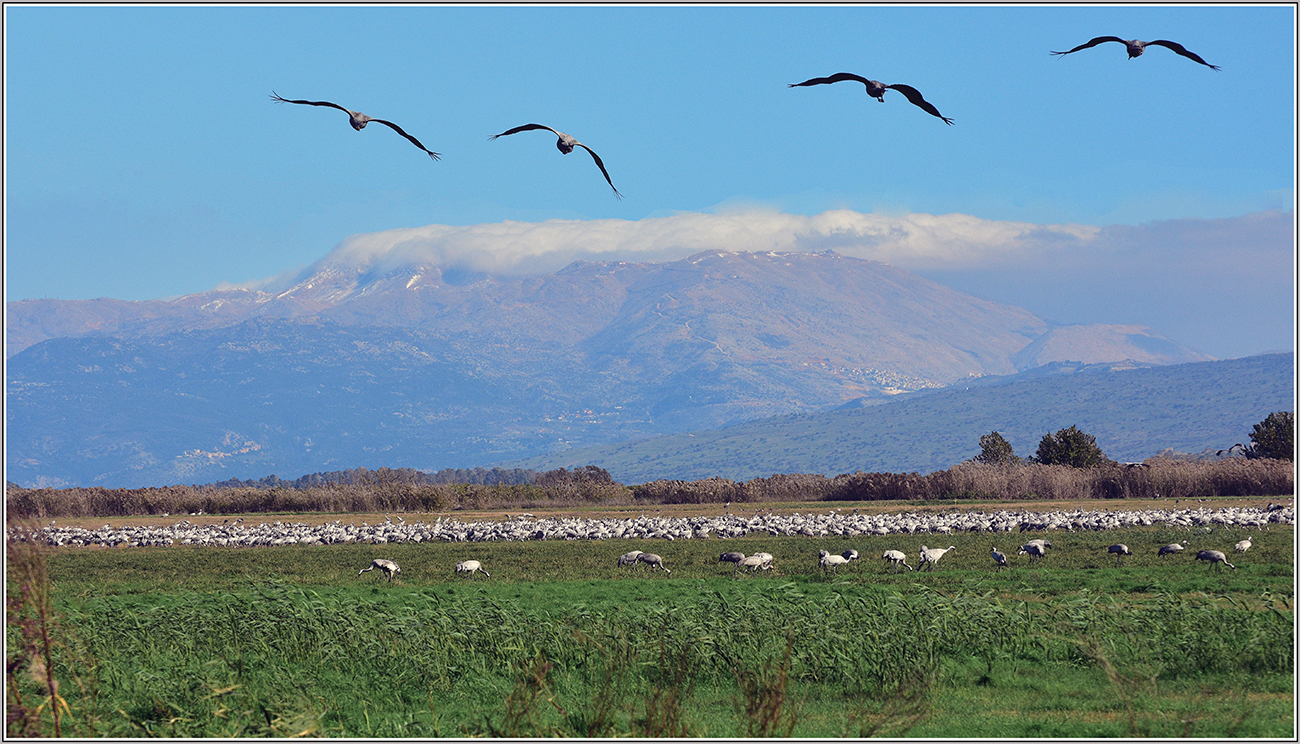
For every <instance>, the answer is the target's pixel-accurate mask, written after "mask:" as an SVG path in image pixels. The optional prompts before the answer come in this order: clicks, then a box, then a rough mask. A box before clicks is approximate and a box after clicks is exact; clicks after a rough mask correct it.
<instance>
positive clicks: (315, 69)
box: [5, 5, 1296, 357]
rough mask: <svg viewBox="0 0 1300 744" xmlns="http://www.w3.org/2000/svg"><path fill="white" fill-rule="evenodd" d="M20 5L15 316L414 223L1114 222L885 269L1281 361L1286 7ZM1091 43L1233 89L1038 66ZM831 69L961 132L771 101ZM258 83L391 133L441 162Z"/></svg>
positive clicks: (246, 272) (1054, 313) (278, 266)
mask: <svg viewBox="0 0 1300 744" xmlns="http://www.w3.org/2000/svg"><path fill="white" fill-rule="evenodd" d="M5 14H6V17H5V21H6V23H5V33H6V39H5V56H6V59H5V62H6V65H5V75H6V85H5V96H6V101H5V103H6V105H5V135H6V137H5V156H6V157H5V177H6V189H5V198H6V211H5V214H6V218H5V229H6V240H5V248H6V250H5V260H6V272H5V283H6V299H8V300H17V299H26V298H38V297H57V298H61V299H83V298H92V297H115V298H120V299H149V298H159V297H167V296H175V295H181V294H186V293H191V292H198V291H204V290H209V289H212V288H214V287H217V286H219V285H225V284H239V283H245V282H253V281H256V280H260V279H264V278H267V277H272V276H277V275H282V274H285V272H291V271H293V270H295V269H298V268H301V267H304V266H307V265H310V264H311V263H312V262H314V261H317V260H318V259H320V258H321V257H322V256H324V255H326V254H327V253H329V252H330V251H331V249H334V248H335V247H336V246H338V245H340V244H341V243H342V242H343V241H345V240H346V239H347V238H348V237H349V236H354V235H358V234H365V233H380V232H383V231H391V230H395V229H400V228H418V227H423V226H428V225H446V226H476V225H495V224H498V223H502V222H504V221H520V222H526V223H541V222H544V221H548V220H568V221H573V222H572V223H566V224H571V225H572V226H573V230H574V231H577V232H580V231H581V230H582V229H583V226H584V225H587V224H592V225H600V224H606V223H604V222H602V221H607V220H628V221H643V220H647V219H659V218H667V217H673V216H679V215H683V214H686V215H693V214H736V213H742V214H743V213H745V212H747V211H754V212H758V213H771V212H776V213H781V214H791V215H817V214H821V213H823V212H826V211H828V210H852V211H855V212H860V213H864V214H869V215H874V216H879V217H893V218H904V217H906V216H907V215H913V214H920V215H968V216H970V217H973V218H976V219H977V220H979V221H981V224H987V225H997V224H1000V223H1003V222H1007V223H1017V224H1023V223H1029V224H1031V225H1044V226H1052V225H1075V226H1086V227H1091V228H1097V229H1098V230H1099V234H1101V235H1102V236H1112V237H1113V236H1116V235H1120V236H1121V237H1120V238H1116V239H1115V240H1112V241H1111V242H1108V243H1106V244H1104V245H1102V244H1097V243H1096V242H1095V241H1093V242H1089V243H1087V244H1086V245H1085V246H1083V247H1082V248H1080V249H1079V250H1076V251H1074V252H1073V253H1070V254H1069V256H1068V260H1064V259H1063V260H1060V261H1057V260H1055V259H1053V260H1046V259H1044V258H1043V257H1049V258H1050V257H1052V256H1056V257H1062V256H1064V255H1065V254H1063V253H1061V251H1062V250H1064V249H1062V248H1061V247H1060V246H1059V245H1058V246H1056V247H1055V248H1053V249H1052V250H1049V251H1045V252H1044V253H1042V254H1040V255H1039V256H1038V257H1037V258H1035V257H1030V258H1026V256H1025V255H1024V245H1022V246H1021V250H1020V252H1016V251H1007V252H1003V253H999V254H998V255H999V256H1001V258H1000V259H987V260H984V261H983V262H982V263H979V264H978V265H975V264H972V263H971V262H970V261H969V260H961V259H954V260H953V262H952V264H951V265H945V264H943V262H942V261H938V262H936V261H935V260H933V257H931V258H930V259H927V260H925V261H914V262H912V263H909V260H908V258H907V257H906V256H901V257H900V256H898V255H891V257H890V260H891V262H892V263H897V264H899V265H902V266H904V267H907V268H913V269H915V270H918V271H921V272H922V273H925V274H926V275H928V276H931V277H932V278H937V279H941V280H942V281H944V282H945V283H948V284H951V285H952V286H954V287H957V288H958V289H963V290H965V291H970V292H973V293H975V294H978V295H980V296H984V297H987V298H988V299H993V300H996V301H1000V302H1007V303H1009V304H1017V305H1021V306H1023V307H1026V308H1027V309H1029V310H1031V311H1033V312H1036V313H1038V314H1040V315H1043V316H1044V317H1048V318H1051V319H1053V320H1058V321H1060V322H1132V323H1141V324H1145V325H1151V326H1152V327H1154V328H1156V330H1158V331H1161V332H1163V333H1166V334H1167V335H1169V336H1171V337H1172V338H1174V340H1176V341H1180V342H1182V343H1186V344H1189V345H1192V346H1194V347H1195V348H1198V349H1199V350H1202V351H1205V352H1207V353H1210V354H1213V355H1216V356H1221V357H1229V356H1239V355H1243V354H1248V353H1257V352H1260V351H1266V350H1275V349H1279V348H1292V347H1293V343H1294V336H1295V333H1294V309H1295V308H1294V286H1293V285H1294V233H1293V226H1294V211H1293V209H1294V203H1295V189H1294V187H1295V172H1296V171H1295V108H1296V102H1295V69H1296V67H1295V16H1294V10H1293V8H1292V7H1291V6H1281V5H1278V6H1256V7H1241V6H1224V7H1212V6H1187V7H1169V6H1152V7H1133V6H1082V7H1060V6H1045V7H1024V6H1010V7H977V6H958V7H901V8H896V7H884V6H860V7H853V6H831V7H806V6H795V7H768V6H760V7H731V6H726V7H697V6H687V7H628V6H614V7H482V6H478V7H443V6H430V7H421V6H396V7H387V8H374V7H339V6H326V7H302V6H288V7H278V8H269V7H257V6H236V7H193V6H180V7H172V8H156V7H124V6H90V7H76V8H72V7H22V6H12V5H10V6H6V8H5ZM1099 35H1117V36H1121V37H1123V38H1140V39H1144V40H1151V39H1155V38H1164V39H1172V40H1175V41H1179V42H1181V43H1183V44H1184V45H1185V46H1186V47H1187V48H1189V49H1191V50H1192V51H1194V52H1197V53H1198V54H1200V55H1201V56H1202V57H1204V58H1205V59H1206V60H1207V61H1208V62H1210V63H1212V64H1216V65H1219V66H1221V67H1222V68H1223V69H1222V71H1221V72H1215V71H1213V70H1210V69H1209V68H1207V67H1204V66H1201V65H1198V64H1195V63H1193V62H1191V61H1189V60H1186V59H1183V58H1181V57H1178V56H1177V55H1175V54H1173V53H1172V52H1170V51H1169V50H1166V49H1161V48H1151V49H1150V50H1149V51H1148V52H1147V53H1146V54H1145V55H1144V56H1143V57H1141V58H1138V59H1135V60H1128V59H1127V57H1126V54H1125V52H1124V49H1123V47H1122V46H1121V45H1118V44H1103V45H1100V46H1098V47H1096V48H1093V49H1089V50H1085V51H1082V52H1079V53H1076V54H1072V55H1069V56H1068V57H1064V58H1055V57H1052V56H1051V55H1050V54H1049V51H1051V50H1064V49H1069V48H1071V47H1073V46H1075V45H1077V44H1080V43H1082V42H1084V41H1087V40H1088V39H1089V38H1092V37H1093V36H1099ZM840 71H848V72H855V73H858V74H861V75H864V76H866V77H868V78H872V79H876V80H881V81H883V82H886V83H906V84H909V85H912V86H913V87H916V88H918V89H919V90H920V91H921V92H922V93H923V94H924V95H925V97H926V98H927V99H928V100H929V101H930V102H931V103H933V104H934V105H935V106H936V107H937V108H938V109H939V110H940V111H941V112H942V113H943V114H944V115H945V116H948V117H951V118H952V119H954V121H955V124H954V126H951V127H949V126H945V125H944V124H943V123H942V122H941V121H939V120H938V119H936V118H934V117H932V116H929V115H927V114H926V113H924V112H923V111H921V110H920V109H919V108H916V107H914V106H912V105H910V104H909V103H908V102H907V101H906V99H904V98H903V97H902V96H901V95H900V94H898V93H897V92H893V91H890V92H888V93H887V94H886V95H885V103H884V104H881V103H878V102H876V101H875V100H872V99H870V98H868V97H867V96H866V95H865V94H864V92H863V89H862V86H861V85H858V84H855V83H839V84H836V85H831V86H817V87H810V88H787V84H789V83H795V82H800V81H802V80H805V79H807V78H811V77H819V76H825V75H829V74H832V73H835V72H840ZM272 90H274V91H277V92H278V93H280V94H281V95H284V96H285V97H288V98H306V99H313V100H328V101H334V102H336V103H339V104H341V105H344V106H346V107H348V108H351V109H354V110H360V111H363V112H365V113H367V114H369V115H371V116H374V117H380V118H385V119H389V120H391V121H393V122H395V123H397V124H399V125H401V126H402V127H403V128H404V129H406V131H407V132H409V133H410V134H412V135H414V136H416V137H418V138H419V139H420V140H421V141H422V142H423V143H424V144H425V145H426V146H427V147H429V148H430V149H432V150H436V151H438V152H440V153H442V160H441V161H439V162H432V161H430V159H429V158H428V157H426V156H425V155H423V154H422V153H420V152H419V151H418V150H416V149H415V148H414V147H413V146H411V145H410V144H409V143H408V142H406V141H405V140H403V139H402V138H401V137H399V136H398V135H397V134H396V133H394V132H392V131H390V130H388V129H387V128H385V127H383V126H381V125H377V124H372V125H371V126H370V127H368V128H367V129H366V130H364V131H362V132H354V131H352V130H351V129H350V128H349V127H348V124H347V117H346V115H344V114H343V113H342V112H339V111H333V110H329V109H322V108H311V107H306V106H293V105H287V104H274V103H272V101H271V99H270V98H269V95H270V93H271V91H272ZM529 122H537V123H541V124H546V125H549V126H551V127H554V128H556V129H559V130H561V131H564V132H568V133H570V134H572V135H574V136H575V137H577V138H578V139H579V140H580V141H582V142H584V143H585V144H587V145H589V146H590V147H592V149H594V150H595V151H596V152H598V153H599V154H600V155H601V157H602V158H603V160H604V162H605V165H606V166H607V168H608V169H609V172H610V175H611V177H612V178H613V182H614V185H615V186H617V187H618V189H619V190H620V191H622V192H623V194H625V196H626V198H625V199H624V200H622V201H619V200H616V199H615V198H614V196H613V193H612V192H611V191H610V189H609V187H608V186H607V185H606V184H605V182H604V180H603V178H602V177H601V176H600V173H599V171H598V170H597V169H596V167H595V165H594V164H593V163H592V162H591V159H590V158H589V157H587V156H586V154H585V153H584V152H582V151H581V150H579V151H576V152H574V153H572V154H570V155H567V156H565V155H561V154H560V152H559V151H558V150H556V149H555V138H554V137H553V136H551V135H550V134H549V133H545V132H526V133H521V134H517V135H513V136H510V137H505V138H501V139H499V140H496V141H489V140H488V137H489V135H492V134H496V133H498V132H501V131H504V130H505V129H508V128H510V127H514V126H517V125H520V124H525V123H529ZM1276 210H1281V211H1282V212H1283V213H1284V216H1283V217H1282V218H1281V219H1279V218H1277V217H1276V215H1274V217H1273V218H1272V219H1271V220H1270V219H1262V218H1261V217H1260V216H1259V215H1258V214H1257V213H1261V212H1269V211H1276ZM1241 220H1244V221H1245V223H1243V224H1245V226H1246V227H1248V228H1249V230H1247V229H1245V228H1242V225H1240V224H1239V221H1241ZM1261 220H1262V221H1261ZM1261 225H1263V227H1261ZM1238 228H1242V229H1238ZM1251 230H1253V231H1254V232H1250V231H1251ZM1049 232H1050V230H1049ZM1022 233H1024V231H1022ZM1243 234H1249V235H1250V236H1251V237H1249V238H1248V239H1246V238H1242V240H1243V241H1245V242H1242V243H1237V242H1234V240H1236V238H1235V237H1234V236H1238V235H1243ZM1216 236H1217V237H1216ZM1022 242H1023V241H1022ZM725 247H729V248H733V249H744V246H743V245H734V246H732V245H728V246H725ZM498 249H499V250H502V251H506V252H508V251H509V250H510V247H509V246H500V247H499V248H498V247H496V246H493V245H490V244H489V245H486V247H484V248H483V249H482V250H485V251H494V250H498ZM1053 251H1054V252H1053ZM986 253H987V251H986ZM995 253H996V252H995ZM603 257H610V256H608V255H605V256H603ZM913 264H915V265H913ZM1261 314H1262V315H1264V316H1265V317H1271V318H1276V322H1275V323H1272V322H1269V323H1261V322H1260V321H1259V318H1260V317H1261Z"/></svg>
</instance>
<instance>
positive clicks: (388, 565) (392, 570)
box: [357, 558, 402, 581]
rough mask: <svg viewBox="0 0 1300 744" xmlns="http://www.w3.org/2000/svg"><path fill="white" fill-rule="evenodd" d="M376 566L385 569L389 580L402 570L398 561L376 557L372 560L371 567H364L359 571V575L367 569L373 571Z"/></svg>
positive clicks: (381, 569)
mask: <svg viewBox="0 0 1300 744" xmlns="http://www.w3.org/2000/svg"><path fill="white" fill-rule="evenodd" d="M376 568H377V569H379V570H380V571H383V572H384V575H385V576H387V577H388V580H389V581H392V580H393V577H394V576H396V575H397V574H399V573H401V572H402V569H400V568H398V566H397V564H396V563H393V562H392V561H389V560H385V559H383V558H376V559H374V560H373V561H371V562H370V568H363V569H361V570H360V571H357V576H360V575H361V574H363V573H365V572H366V571H373V570H375V569H376Z"/></svg>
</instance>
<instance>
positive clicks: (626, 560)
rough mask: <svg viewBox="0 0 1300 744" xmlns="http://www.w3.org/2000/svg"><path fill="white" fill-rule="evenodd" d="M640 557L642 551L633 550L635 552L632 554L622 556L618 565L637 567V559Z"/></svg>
mask: <svg viewBox="0 0 1300 744" xmlns="http://www.w3.org/2000/svg"><path fill="white" fill-rule="evenodd" d="M639 555H641V551H639V550H633V551H632V552H630V553H624V554H623V555H620V556H619V557H618V565H620V566H634V565H636V562H637V561H636V559H637V556H639Z"/></svg>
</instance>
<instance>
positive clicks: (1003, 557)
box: [993, 548, 1007, 571]
mask: <svg viewBox="0 0 1300 744" xmlns="http://www.w3.org/2000/svg"><path fill="white" fill-rule="evenodd" d="M993 562H994V563H997V564H998V570H999V571H1001V570H1002V569H1004V568H1006V567H1007V554H1006V553H1003V552H1002V551H1001V550H998V549H997V548H994V549H993Z"/></svg>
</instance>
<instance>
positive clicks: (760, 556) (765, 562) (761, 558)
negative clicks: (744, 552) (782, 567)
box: [733, 553, 772, 575]
mask: <svg viewBox="0 0 1300 744" xmlns="http://www.w3.org/2000/svg"><path fill="white" fill-rule="evenodd" d="M771 567H772V556H770V555H768V554H767V553H755V554H753V555H751V556H748V557H746V558H741V559H740V562H738V563H737V564H736V572H738V571H740V569H742V568H748V569H749V572H750V573H757V572H758V569H760V568H761V569H763V570H765V571H766V570H767V569H769V568H771ZM734 573H735V572H733V575H734Z"/></svg>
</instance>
